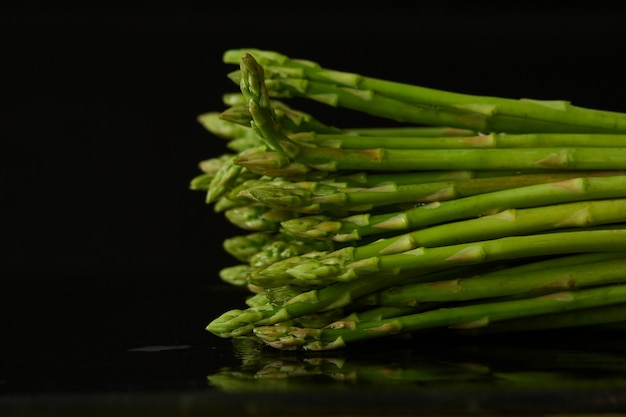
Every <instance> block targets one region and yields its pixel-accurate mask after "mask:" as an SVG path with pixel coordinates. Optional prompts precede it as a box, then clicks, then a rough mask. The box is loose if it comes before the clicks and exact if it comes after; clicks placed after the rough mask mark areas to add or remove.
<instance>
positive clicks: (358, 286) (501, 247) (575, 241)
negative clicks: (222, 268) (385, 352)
mask: <svg viewBox="0 0 626 417" xmlns="http://www.w3.org/2000/svg"><path fill="white" fill-rule="evenodd" d="M623 247H626V230H619V229H617V230H584V231H573V232H558V233H545V234H539V235H531V236H509V237H504V238H499V239H494V240H488V241H480V242H472V243H467V244H459V245H450V246H444V247H436V248H419V249H417V250H412V251H407V252H404V253H402V254H397V255H389V256H383V257H375V258H369V259H365V260H363V261H358V262H354V263H352V264H347V265H342V263H343V262H342V259H341V258H336V259H332V260H331V261H329V262H326V263H322V262H319V261H316V260H315V259H313V258H309V259H308V263H307V262H305V263H299V264H297V265H294V266H293V267H292V268H290V267H289V262H286V261H282V262H278V263H276V264H274V265H273V266H271V267H268V268H266V269H264V270H263V271H265V274H264V278H266V279H267V280H270V277H272V276H275V277H276V282H269V285H264V284H265V283H263V284H261V285H260V286H262V287H272V286H280V285H282V282H281V281H282V280H281V279H280V278H279V275H281V274H282V275H286V276H287V277H297V278H298V279H300V280H303V281H307V282H309V283H324V282H334V283H331V284H329V285H326V286H324V287H322V288H320V289H313V290H310V291H307V292H304V293H302V294H300V295H298V296H296V297H294V298H293V299H292V300H290V301H289V302H287V303H285V304H284V305H281V306H274V307H272V306H264V308H262V309H252V308H251V309H247V310H245V311H242V310H239V309H235V310H231V311H228V312H226V313H224V314H222V315H221V316H219V317H218V318H216V319H214V320H213V321H212V322H211V323H209V325H208V326H207V330H208V331H210V332H212V333H214V334H216V335H219V336H221V337H233V336H239V335H245V334H248V333H250V332H251V331H252V330H253V328H254V327H256V326H260V325H271V324H276V323H279V322H282V321H286V320H289V319H291V318H294V317H298V316H299V315H303V314H310V313H314V312H317V311H325V310H329V309H333V308H339V307H343V306H346V305H348V304H350V303H351V302H352V301H353V300H355V299H357V298H360V297H363V296H365V295H368V294H371V293H373V292H376V291H380V290H381V289H383V288H389V287H391V286H394V285H397V284H398V283H401V282H402V281H403V280H405V279H407V274H417V273H421V274H423V275H424V276H427V274H428V273H429V272H435V271H438V270H439V271H440V270H445V269H449V268H454V267H455V266H463V265H479V264H481V263H485V262H492V261H498V260H510V259H523V258H529V257H533V256H545V255H550V254H552V255H560V254H572V253H578V252H609V251H612V250H614V248H623ZM287 261H288V260H287ZM277 265H278V267H276V266H277ZM273 273H275V274H276V275H273ZM337 281H339V282H337ZM279 282H281V283H280V284H279ZM292 283H293V280H292Z"/></svg>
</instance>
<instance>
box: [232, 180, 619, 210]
mask: <svg viewBox="0 0 626 417" xmlns="http://www.w3.org/2000/svg"><path fill="white" fill-rule="evenodd" d="M603 172H604V171H603ZM578 175H579V173H578V172H558V173H551V174H525V175H524V174H522V175H512V176H496V177H487V178H470V179H464V180H448V181H438V182H427V183H417V184H406V185H396V184H392V183H389V184H383V185H380V186H378V187H371V188H361V187H357V188H352V187H349V186H348V185H347V184H345V183H338V182H331V181H324V182H321V181H304V182H297V181H291V182H289V181H285V180H284V179H278V180H277V181H275V182H274V181H256V182H245V183H243V184H242V185H241V186H239V187H237V188H236V189H234V190H233V193H232V194H231V195H233V196H234V198H246V199H249V200H250V201H253V202H257V203H259V204H263V205H265V206H267V207H271V208H274V209H279V210H291V211H296V212H299V213H304V214H316V213H324V212H327V211H337V210H342V211H348V212H350V211H352V212H364V211H367V212H370V213H371V211H372V209H374V208H377V207H386V206H390V205H398V204H407V203H408V204H426V203H432V202H443V201H448V200H456V199H459V198H462V197H468V196H476V195H480V194H485V193H490V192H494V191H502V190H511V189H517V188H520V187H525V186H529V185H536V184H546V183H555V182H560V181H563V180H568V179H573V178H576V177H577V176H578ZM611 177H612V176H611ZM623 178H624V179H626V176H623Z"/></svg>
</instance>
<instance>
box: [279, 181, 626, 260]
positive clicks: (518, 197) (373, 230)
mask: <svg viewBox="0 0 626 417" xmlns="http://www.w3.org/2000/svg"><path fill="white" fill-rule="evenodd" d="M441 194H443V193H441ZM624 197H626V176H624V175H616V176H607V177H602V176H599V177H583V178H573V179H570V180H565V181H560V182H555V183H544V184H535V185H527V186H522V187H512V188H506V187H503V189H502V190H500V191H494V192H491V193H489V192H487V193H482V194H477V195H474V196H468V197H463V198H457V199H451V200H448V201H445V200H444V201H435V202H434V203H431V204H427V205H420V206H417V207H414V208H412V209H409V210H402V211H399V212H390V213H382V214H373V213H371V212H370V213H363V214H355V215H352V216H349V217H344V218H338V217H332V216H327V215H323V214H321V215H315V216H301V217H298V218H296V219H290V220H285V221H284V222H282V223H281V228H283V229H284V230H285V231H287V232H289V233H291V234H294V235H298V236H302V237H306V238H316V239H333V240H336V241H341V242H345V241H351V240H358V239H361V238H363V237H365V236H370V235H377V234H383V233H390V232H392V231H397V230H407V229H417V228H421V227H426V226H432V225H435V224H440V223H445V222H451V221H457V220H461V219H468V218H472V217H477V216H484V215H488V214H492V213H496V212H499V211H502V210H505V209H508V208H518V209H519V208H529V207H539V206H548V205H553V204H560V203H568V202H576V201H584V200H600V199H607V198H624ZM396 242H399V243H397V248H399V250H407V249H410V248H414V247H415V245H414V244H413V243H411V237H410V236H407V235H398V236H395V237H391V238H389V239H388V240H385V241H381V242H378V243H375V244H372V245H368V246H364V247H363V249H359V250H360V251H363V250H366V251H367V253H368V255H367V256H373V254H377V253H379V251H384V252H385V253H390V252H391V251H392V250H393V249H392V248H393V247H394V246H392V243H396Z"/></svg>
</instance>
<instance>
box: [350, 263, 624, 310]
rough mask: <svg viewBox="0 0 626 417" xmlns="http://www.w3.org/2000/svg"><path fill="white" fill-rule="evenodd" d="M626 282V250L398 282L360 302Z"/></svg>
mask: <svg viewBox="0 0 626 417" xmlns="http://www.w3.org/2000/svg"><path fill="white" fill-rule="evenodd" d="M620 282H626V252H624V253H622V255H621V257H618V258H613V259H607V260H601V261H596V262H586V263H584V264H580V265H577V266H576V268H572V266H571V265H563V266H560V267H552V268H546V269H542V270H535V271H525V272H524V271H522V272H519V271H518V272H515V271H507V272H503V271H496V272H492V273H486V274H483V275H468V276H462V277H459V278H455V279H447V280H439V281H435V282H425V283H416V284H404V285H399V286H396V287H393V288H389V289H387V290H384V291H381V292H379V293H376V294H371V295H369V296H367V297H365V299H364V300H359V302H365V303H370V304H372V305H381V306H382V305H388V306H394V305H395V306H416V305H419V304H421V303H428V302H450V301H452V302H457V301H468V300H480V299H485V298H492V297H504V296H513V295H519V296H528V295H532V294H533V293H539V294H540V293H546V292H556V291H564V290H575V289H579V288H585V287H591V286H598V285H603V284H616V283H620Z"/></svg>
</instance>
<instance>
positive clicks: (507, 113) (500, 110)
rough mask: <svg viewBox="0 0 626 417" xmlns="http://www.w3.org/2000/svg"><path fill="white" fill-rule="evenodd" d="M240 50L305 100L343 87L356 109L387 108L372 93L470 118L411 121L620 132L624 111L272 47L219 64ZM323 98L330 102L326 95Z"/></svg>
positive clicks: (488, 128) (487, 128)
mask: <svg viewBox="0 0 626 417" xmlns="http://www.w3.org/2000/svg"><path fill="white" fill-rule="evenodd" d="M246 54H250V55H253V56H254V57H255V58H256V59H258V60H259V62H260V63H261V64H262V65H264V67H266V68H268V72H269V73H270V74H271V75H272V78H273V79H276V80H281V79H283V80H284V79H289V78H292V79H293V78H297V77H299V78H300V81H301V82H299V83H298V84H299V86H300V88H301V90H297V89H291V91H290V92H291V93H292V94H299V95H301V96H307V95H308V96H309V97H310V98H316V96H317V97H318V99H319V100H322V99H321V98H319V96H320V95H322V94H326V95H328V94H337V95H338V94H339V92H338V90H346V91H348V90H349V91H351V93H350V95H351V96H352V97H357V98H361V97H362V99H361V102H360V103H358V104H359V107H358V110H362V111H364V112H367V113H371V114H382V115H386V113H387V109H388V108H387V107H382V106H380V105H379V104H377V103H375V102H372V101H371V96H372V95H383V94H384V96H385V97H390V98H393V100H397V101H398V102H400V103H404V105H405V107H410V106H413V107H417V106H422V107H425V108H430V109H437V110H440V111H444V110H445V111H446V112H449V113H451V114H454V112H457V113H458V114H463V113H464V114H466V115H468V116H471V117H469V120H468V118H458V121H457V123H443V124H442V123H433V121H432V120H426V119H425V118H417V117H416V118H415V119H413V120H412V121H413V122H415V123H417V124H431V125H439V126H450V127H460V128H469V129H471V130H475V131H479V132H508V133H514V132H530V133H537V132H578V133H587V132H599V133H601V132H626V114H622V113H618V112H611V111H605V110H596V109H588V108H582V107H576V106H573V105H571V103H569V102H567V101H564V100H559V101H543V100H532V99H521V100H517V99H510V98H501V97H491V96H480V95H470V94H461V93H454V92H448V91H442V90H437V89H431V88H425V87H421V86H417V85H412V84H407V83H399V82H393V81H387V80H381V79H376V78H372V77H366V76H362V75H359V74H354V73H347V72H342V71H337V70H333V69H328V68H323V67H322V66H321V65H319V64H317V63H315V62H311V61H303V60H294V59H291V58H289V57H287V56H285V55H282V54H279V53H276V52H274V51H267V50H259V49H245V50H244V49H238V50H237V49H232V50H228V51H226V52H225V53H224V56H223V60H224V62H225V63H239V61H240V59H241V57H242V55H246ZM279 77H281V78H279ZM302 81H305V82H302ZM292 84H293V83H292ZM302 88H304V90H303V89H302ZM355 90H356V91H358V92H359V93H356V91H355ZM325 102H326V103H333V102H332V101H328V99H327V98H326V99H325ZM334 104H335V105H341V106H346V107H353V108H356V107H357V106H356V104H353V103H352V102H351V101H348V100H346V101H340V100H339V99H336V101H334ZM428 115H430V114H428ZM452 121H456V120H452ZM477 122H480V123H477Z"/></svg>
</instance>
